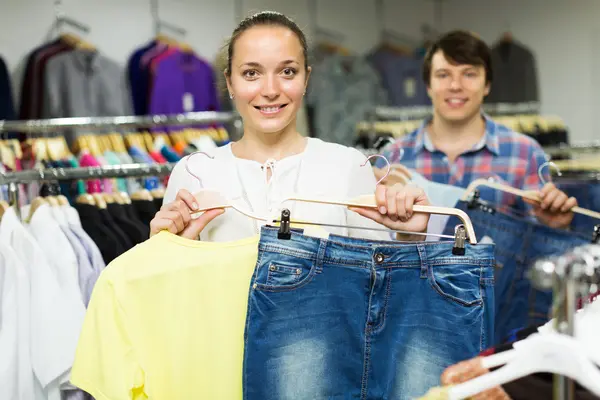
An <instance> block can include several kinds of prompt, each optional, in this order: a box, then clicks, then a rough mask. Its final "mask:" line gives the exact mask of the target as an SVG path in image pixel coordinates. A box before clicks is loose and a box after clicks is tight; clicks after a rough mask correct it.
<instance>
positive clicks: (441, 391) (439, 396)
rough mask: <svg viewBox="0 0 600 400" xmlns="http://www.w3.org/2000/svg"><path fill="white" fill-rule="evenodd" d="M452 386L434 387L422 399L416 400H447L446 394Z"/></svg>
mask: <svg viewBox="0 0 600 400" xmlns="http://www.w3.org/2000/svg"><path fill="white" fill-rule="evenodd" d="M451 387H452V386H445V387H439V386H438V387H434V388H431V389H429V391H428V392H427V393H426V394H425V396H423V397H419V398H418V399H417V400H447V399H448V398H449V397H448V392H449V390H450V388H451Z"/></svg>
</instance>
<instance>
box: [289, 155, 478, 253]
mask: <svg viewBox="0 0 600 400" xmlns="http://www.w3.org/2000/svg"><path fill="white" fill-rule="evenodd" d="M374 157H380V158H383V159H384V160H385V162H386V163H387V173H386V175H385V176H383V177H382V178H381V179H380V180H379V181H378V182H377V184H379V183H381V182H383V181H384V180H385V179H386V178H387V176H388V175H389V173H390V171H391V164H390V162H389V161H388V159H387V158H386V157H384V156H382V155H379V154H375V155H372V156H369V157H368V158H367V159H366V161H365V162H364V163H363V164H362V165H361V167H364V166H365V165H367V163H368V162H369V161H370V160H371V159H372V158H374ZM288 201H299V202H305V203H316V204H329V205H339V206H346V207H366V208H374V209H377V208H378V206H377V201H376V199H375V195H374V194H370V195H363V196H358V197H355V198H353V199H343V200H336V199H323V198H313V197H305V196H300V195H294V196H291V197H288V198H286V199H284V200H283V201H282V202H281V203H282V204H283V203H285V202H288ZM413 211H414V212H416V213H426V214H437V215H453V216H456V217H458V219H460V221H461V222H462V223H463V225H464V227H465V229H466V231H467V236H468V240H469V242H470V243H471V244H477V238H476V236H475V229H474V228H473V224H472V222H471V219H470V218H469V216H468V215H467V213H465V212H464V211H462V210H459V209H457V208H450V207H436V206H421V205H414V206H413ZM307 224H308V223H307ZM323 225H324V224H323ZM324 226H331V225H324ZM336 227H340V226H336ZM341 227H347V228H355V229H366V230H378V229H376V228H371V227H348V226H341ZM381 230H382V231H386V232H391V231H390V230H389V229H381ZM394 232H397V233H402V234H407V233H408V234H414V235H424V236H431V234H427V233H423V232H403V231H394ZM444 237H447V236H444Z"/></svg>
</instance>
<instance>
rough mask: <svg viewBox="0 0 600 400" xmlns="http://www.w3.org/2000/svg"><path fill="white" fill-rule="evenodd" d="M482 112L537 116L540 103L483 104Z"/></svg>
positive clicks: (497, 114) (498, 114)
mask: <svg viewBox="0 0 600 400" xmlns="http://www.w3.org/2000/svg"><path fill="white" fill-rule="evenodd" d="M482 109H483V111H485V112H486V113H488V114H490V115H496V116H500V115H518V114H539V113H540V111H541V107H540V103H539V102H537V101H531V102H525V103H490V104H483V106H482Z"/></svg>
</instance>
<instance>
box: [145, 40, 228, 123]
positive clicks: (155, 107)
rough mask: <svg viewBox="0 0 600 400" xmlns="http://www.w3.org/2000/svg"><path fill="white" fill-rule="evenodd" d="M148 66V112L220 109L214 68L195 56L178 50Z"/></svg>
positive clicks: (165, 112)
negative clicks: (150, 80)
mask: <svg viewBox="0 0 600 400" xmlns="http://www.w3.org/2000/svg"><path fill="white" fill-rule="evenodd" d="M159 57H161V56H159ZM151 68H152V69H153V70H154V81H153V85H152V91H151V95H150V106H149V111H150V113H151V114H180V113H187V112H195V111H219V110H220V107H219V101H218V96H217V83H216V80H215V77H214V72H213V69H212V67H211V66H210V65H209V64H208V63H206V62H205V61H204V60H202V59H200V58H199V57H197V56H196V55H194V54H191V53H186V52H183V51H179V50H175V51H173V52H171V53H168V52H167V53H164V54H163V55H162V59H161V58H159V59H157V60H154V61H153V62H152V67H151ZM197 128H199V129H201V128H203V126H197ZM167 130H181V128H180V127H178V128H170V129H169V128H167Z"/></svg>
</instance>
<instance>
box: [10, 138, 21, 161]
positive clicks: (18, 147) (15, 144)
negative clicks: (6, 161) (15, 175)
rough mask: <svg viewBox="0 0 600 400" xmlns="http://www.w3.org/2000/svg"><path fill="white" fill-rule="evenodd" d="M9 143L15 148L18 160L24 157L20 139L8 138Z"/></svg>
mask: <svg viewBox="0 0 600 400" xmlns="http://www.w3.org/2000/svg"><path fill="white" fill-rule="evenodd" d="M8 143H9V145H10V146H11V148H12V149H13V152H14V153H15V157H17V159H18V160H22V159H23V151H22V150H21V143H19V141H18V140H17V139H10V140H8Z"/></svg>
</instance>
